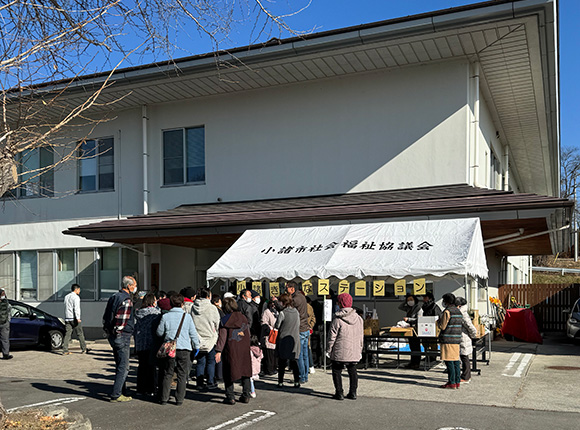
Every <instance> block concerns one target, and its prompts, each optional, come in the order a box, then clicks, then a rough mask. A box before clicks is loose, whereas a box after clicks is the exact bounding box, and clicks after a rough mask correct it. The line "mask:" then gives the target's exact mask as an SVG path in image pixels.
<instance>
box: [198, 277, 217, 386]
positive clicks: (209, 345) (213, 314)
mask: <svg viewBox="0 0 580 430" xmlns="http://www.w3.org/2000/svg"><path fill="white" fill-rule="evenodd" d="M192 317H193V323H194V324H195V328H196V330H197V333H198V335H199V338H200V347H199V353H198V354H197V357H196V359H197V366H196V380H197V388H198V389H200V390H205V389H209V390H214V389H216V388H217V384H216V382H215V364H216V363H215V345H216V343H217V339H218V331H219V327H220V314H219V311H218V308H217V307H216V306H214V305H213V304H212V303H211V292H210V290H209V289H208V288H201V289H200V290H199V292H198V294H197V298H196V299H195V301H194V302H193V308H192ZM206 374H207V384H206V381H205V375H206Z"/></svg>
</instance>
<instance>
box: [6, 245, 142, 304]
mask: <svg viewBox="0 0 580 430" xmlns="http://www.w3.org/2000/svg"><path fill="white" fill-rule="evenodd" d="M18 255H19V258H20V272H19V273H20V279H19V285H20V296H19V297H16V294H15V291H16V288H15V285H16V283H15V282H14V278H15V276H14V267H15V266H14V254H13V253H1V254H0V283H1V285H5V286H6V287H5V288H6V290H7V294H8V296H9V297H10V298H15V299H19V300H30V301H47V300H62V299H63V298H64V296H66V295H67V294H68V293H70V291H71V290H70V288H71V286H72V284H75V283H77V284H79V285H80V286H81V299H83V300H98V299H104V298H108V297H110V296H111V295H113V294H114V293H116V292H117V291H119V286H120V282H121V277H122V276H125V275H131V276H135V277H136V279H138V278H139V276H138V272H139V255H138V254H137V253H136V252H135V251H132V250H130V249H124V248H123V249H121V248H97V249H95V248H90V249H58V250H56V251H52V250H51V251H20V252H19V253H18Z"/></svg>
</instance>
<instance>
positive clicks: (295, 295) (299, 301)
mask: <svg viewBox="0 0 580 430" xmlns="http://www.w3.org/2000/svg"><path fill="white" fill-rule="evenodd" d="M286 292H287V293H288V294H290V295H291V296H292V301H293V306H294V308H295V309H296V310H297V311H298V314H299V315H300V356H299V357H298V370H299V372H300V383H301V384H305V383H306V382H308V372H309V370H310V366H309V364H310V363H309V360H308V340H309V339H310V326H309V325H308V307H307V303H306V296H304V294H301V293H300V292H298V285H297V284H296V282H294V281H290V282H288V283H286Z"/></svg>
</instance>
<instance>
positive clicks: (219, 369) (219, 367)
mask: <svg viewBox="0 0 580 430" xmlns="http://www.w3.org/2000/svg"><path fill="white" fill-rule="evenodd" d="M226 294H228V293H226ZM232 295H233V294H232ZM224 296H225V294H224ZM211 303H212V304H213V305H214V306H215V307H216V308H217V310H218V312H219V314H220V321H221V320H222V318H223V317H224V316H225V315H226V314H225V313H224V311H222V298H221V297H220V295H219V294H212V296H211ZM214 359H215V357H214ZM223 380H224V372H223V363H222V362H221V361H220V362H219V363H216V364H215V381H216V384H217V383H218V382H221V381H223Z"/></svg>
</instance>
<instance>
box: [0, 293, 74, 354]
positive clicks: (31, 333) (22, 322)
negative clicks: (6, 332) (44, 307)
mask: <svg viewBox="0 0 580 430" xmlns="http://www.w3.org/2000/svg"><path fill="white" fill-rule="evenodd" d="M8 302H9V303H10V306H12V309H11V311H10V317H11V318H10V345H11V346H15V347H18V346H38V345H44V346H46V347H47V348H49V349H51V350H55V349H59V348H61V347H62V342H63V339H64V333H65V327H64V324H63V323H62V321H61V320H59V319H58V318H57V317H55V316H52V315H50V314H48V313H46V312H44V311H41V310H40V309H37V308H35V307H33V306H30V305H27V304H26V303H22V302H17V301H15V300H8Z"/></svg>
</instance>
